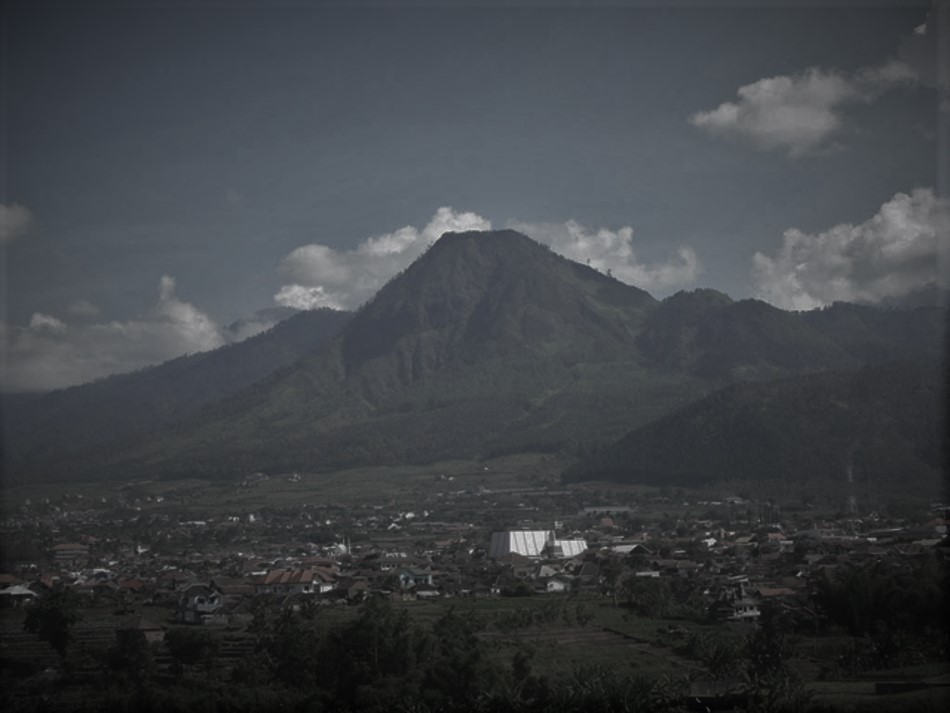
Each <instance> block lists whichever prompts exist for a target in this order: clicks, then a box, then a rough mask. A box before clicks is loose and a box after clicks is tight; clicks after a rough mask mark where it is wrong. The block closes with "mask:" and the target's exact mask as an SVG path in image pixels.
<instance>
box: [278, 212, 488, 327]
mask: <svg viewBox="0 0 950 713" xmlns="http://www.w3.org/2000/svg"><path fill="white" fill-rule="evenodd" d="M490 229H491V223H490V222H489V221H488V220H486V219H485V218H482V217H481V216H479V215H476V214H475V213H457V212H455V211H454V210H452V208H449V207H442V208H439V209H438V210H437V211H436V213H435V215H433V216H432V219H431V220H430V221H429V223H428V224H427V225H426V226H425V227H424V228H422V230H419V229H418V228H415V227H413V226H406V227H403V228H400V229H399V230H397V231H395V232H392V233H386V234H384V235H377V236H374V237H371V238H367V239H366V240H364V241H363V242H362V243H360V244H359V246H357V247H356V249H354V250H344V251H339V250H334V249H333V248H331V247H328V246H326V245H321V244H319V243H314V244H311V245H304V246H302V247H299V248H297V249H296V250H294V251H293V252H291V253H290V254H289V255H287V256H286V257H285V258H284V259H283V260H282V261H281V263H280V268H279V270H280V273H281V275H283V277H284V278H285V279H286V280H287V281H288V282H287V283H286V284H284V285H283V286H282V287H281V288H280V290H279V291H278V292H277V294H276V295H274V299H275V300H276V301H277V303H278V304H281V305H284V306H285V307H293V308H295V309H317V308H320V307H331V308H334V309H354V308H356V307H358V306H359V305H361V304H362V303H363V302H365V301H366V300H368V299H369V298H370V297H372V296H373V295H374V294H375V293H376V291H377V290H378V289H379V288H380V287H382V286H383V285H384V284H385V283H386V282H387V281H388V280H389V279H390V278H392V277H393V276H394V275H395V274H396V273H398V272H399V271H401V270H404V269H405V268H406V267H408V266H409V265H410V264H411V263H412V262H413V261H414V260H415V259H416V258H417V257H419V256H420V255H422V253H423V252H425V250H426V248H427V247H428V246H429V245H430V244H431V243H433V242H435V241H436V240H438V239H439V238H440V237H441V236H442V234H443V233H446V232H450V231H466V230H490Z"/></svg>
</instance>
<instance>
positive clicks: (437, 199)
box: [0, 1, 950, 390]
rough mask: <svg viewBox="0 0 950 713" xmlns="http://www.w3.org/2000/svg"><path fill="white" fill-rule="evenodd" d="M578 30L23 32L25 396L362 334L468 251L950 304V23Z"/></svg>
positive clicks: (7, 253)
mask: <svg viewBox="0 0 950 713" xmlns="http://www.w3.org/2000/svg"><path fill="white" fill-rule="evenodd" d="M674 4H675V3H674ZM571 5H572V4H571V3H561V4H560V6H559V7H552V6H551V4H550V3H547V4H546V3H521V4H519V3H491V2H482V3H465V2H453V3H448V2H442V3H359V2H356V3H346V4H333V3H300V2H295V3H280V2H267V3H258V2H244V3H223V2H197V3H184V2H121V3H117V2H111V3H92V2H80V3H49V2H35V1H31V2H26V3H20V4H18V3H15V2H14V3H7V4H6V5H5V7H4V10H3V12H4V15H3V27H4V30H3V32H4V35H3V52H4V55H3V83H4V87H3V89H4V94H3V97H4V107H3V119H4V127H3V128H4V130H3V150H4V155H3V168H4V175H3V185H2V196H0V255H2V260H3V270H4V286H5V294H4V295H3V297H2V300H3V302H2V304H0V308H2V311H3V315H4V318H3V322H2V332H3V339H4V343H5V346H4V352H5V357H6V361H7V365H6V369H5V372H4V376H3V381H2V383H0V388H2V389H5V390H21V389H43V388H50V387H60V386H65V385H68V384H71V383H77V382H80V381H84V380H88V379H92V378H98V377H101V376H104V375H106V374H109V373H113V372H116V371H123V370H128V369H133V368H138V367H141V366H144V365H145V364H149V363H155V362H159V361H162V360H164V359H168V358H171V357H173V356H177V355H179V354H182V353H186V352H195V351H199V350H202V349H208V348H213V347H215V346H219V345H221V344H224V343H227V342H228V341H232V340H234V339H236V338H240V337H243V336H246V335H247V334H249V333H252V332H253V331H254V330H255V329H260V328H263V327H264V326H266V325H267V324H268V323H269V321H268V320H269V319H271V318H272V317H270V316H269V315H261V316H259V317H258V318H257V319H256V320H254V321H251V322H249V323H245V324H244V325H243V327H242V329H240V330H233V329H228V328H227V325H229V324H230V323H231V322H233V321H234V320H236V319H238V318H242V317H247V316H248V315H251V314H253V313H255V312H256V311H258V310H261V309H263V308H272V307H276V306H278V305H283V306H287V307H295V308H308V307H309V308H312V307H319V306H331V307H339V308H353V307H356V306H358V305H359V304H360V303H361V302H362V301H364V300H365V299H366V298H367V297H369V296H370V295H371V294H372V293H373V292H374V291H375V290H376V289H378V288H379V287H380V286H381V285H382V284H384V283H385V281H386V280H387V279H388V278H389V277H390V276H391V275H393V274H395V272H397V271H399V270H401V269H403V268H404V267H405V266H406V265H407V264H408V263H409V262H410V261H411V260H412V259H414V258H415V257H417V256H418V255H419V254H421V252H422V251H423V250H424V249H425V247H426V245H428V244H429V243H430V242H431V241H432V240H435V239H436V238H437V237H438V236H439V235H441V233H442V232H444V231H445V230H451V229H467V228H488V227H494V228H504V227H514V228H516V229H519V230H521V231H523V232H525V233H526V234H528V235H530V236H532V237H534V238H536V239H538V240H541V241H543V242H546V243H548V244H550V245H551V246H552V247H553V248H554V249H555V250H557V251H559V252H561V253H562V254H565V255H567V256H568V257H571V258H573V259H577V260H579V261H581V262H586V261H589V262H590V264H591V265H592V266H594V267H597V268H599V269H602V270H605V271H606V270H607V269H610V270H611V273H612V274H613V275H614V276H615V277H618V278H619V279H622V280H624V281H626V282H629V283H631V284H636V285H638V286H640V287H643V288H644V289H647V290H648V291H650V292H651V293H652V294H654V295H655V296H657V297H661V298H662V297H664V296H666V295H669V294H672V293H673V292H675V291H677V290H680V289H690V288H695V287H700V286H703V287H714V288H717V289H720V290H723V291H725V292H727V293H729V294H730V295H732V296H733V297H734V298H744V297H758V298H761V299H766V300H768V301H770V302H772V303H773V304H776V305H778V306H780V307H783V308H787V309H810V308H813V307H816V306H820V305H822V304H828V303H830V302H832V301H834V300H860V301H869V302H873V301H876V300H879V299H881V298H889V297H895V296H899V295H901V294H903V293H906V292H909V291H912V290H915V289H919V288H921V287H923V286H926V285H927V284H931V283H933V282H934V281H937V280H939V279H940V277H941V276H940V274H939V270H938V257H937V252H938V247H939V245H940V243H941V239H942V238H944V239H945V238H946V234H947V228H946V213H945V204H944V202H943V201H942V199H941V198H940V196H941V195H942V194H945V192H946V191H945V188H944V187H942V186H941V181H940V177H939V176H938V175H937V169H938V165H939V162H938V160H937V156H938V150H939V149H940V146H939V145H941V144H943V143H944V142H945V140H946V136H945V135H943V134H942V133H941V132H944V134H945V132H946V118H947V117H948V116H950V100H948V91H947V78H946V76H945V75H944V76H943V77H940V76H938V72H937V68H938V66H939V65H938V63H937V59H936V51H937V50H936V48H937V37H938V31H937V28H938V25H939V24H940V22H943V23H944V24H943V27H944V33H945V31H946V26H947V25H946V22H947V18H946V15H947V8H946V7H945V6H943V7H942V8H941V10H940V12H942V13H943V14H942V15H940V13H939V12H937V11H935V10H933V8H931V7H930V5H929V3H928V2H901V3H896V2H895V3H869V2H850V3H845V4H839V5H837V6H835V7H829V6H828V4H827V3H819V4H817V5H816V4H813V3H799V4H798V6H793V5H791V4H789V3H769V5H770V7H761V6H760V5H761V4H756V5H749V4H741V3H739V4H737V3H714V4H712V6H711V7H710V6H703V5H699V4H696V3H681V4H679V6H678V7H672V8H670V7H668V5H670V3H666V4H663V6H660V4H652V5H651V4H645V3H613V4H609V5H607V4H605V5H603V6H596V3H589V2H585V3H580V4H575V6H571ZM706 5H710V4H709V3H707V4H706ZM938 17H942V20H939V21H938ZM948 65H950V63H948ZM941 117H943V118H944V121H943V122H942V123H941Z"/></svg>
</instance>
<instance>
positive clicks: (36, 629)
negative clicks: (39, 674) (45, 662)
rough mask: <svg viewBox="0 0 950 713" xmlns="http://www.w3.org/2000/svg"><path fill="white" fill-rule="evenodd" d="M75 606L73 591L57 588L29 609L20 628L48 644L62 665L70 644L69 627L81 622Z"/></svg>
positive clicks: (77, 605)
mask: <svg viewBox="0 0 950 713" xmlns="http://www.w3.org/2000/svg"><path fill="white" fill-rule="evenodd" d="M79 606H80V602H79V596H78V595H77V594H76V593H75V592H73V591H72V590H70V589H67V588H65V587H57V588H56V589H54V590H53V591H52V592H50V593H49V594H48V595H47V596H45V597H42V598H40V599H39V600H38V601H36V602H34V603H33V604H32V605H31V606H30V609H29V611H28V612H27V614H26V619H24V621H23V628H24V629H25V630H26V631H28V632H30V633H31V634H36V635H37V636H38V637H39V638H40V639H42V640H43V641H45V642H46V643H48V644H49V645H50V646H51V647H52V648H53V650H54V651H55V652H56V653H57V654H58V655H59V658H60V659H61V660H62V661H63V662H64V663H65V660H66V652H67V650H68V649H69V645H70V644H71V643H72V641H73V627H74V626H75V625H76V624H77V623H79V622H80V621H81V620H82V615H81V614H80V613H79Z"/></svg>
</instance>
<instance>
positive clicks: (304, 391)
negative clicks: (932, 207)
mask: <svg viewBox="0 0 950 713" xmlns="http://www.w3.org/2000/svg"><path fill="white" fill-rule="evenodd" d="M945 322H946V310H941V309H937V308H920V309H916V310H902V311H899V312H898V311H894V312H890V311H887V310H882V309H875V308H865V307H860V308H859V307H854V306H849V305H835V306H833V307H831V308H828V309H827V310H822V311H820V312H818V313H791V312H784V311H782V310H778V309H776V308H774V307H770V306H769V305H767V304H765V303H763V302H759V301H755V300H743V301H739V302H733V301H732V300H731V299H730V298H728V297H727V296H726V295H723V294H721V293H717V292H714V291H712V290H697V291H694V292H688V293H687V292H684V293H679V294H677V295H674V296H673V297H670V298H669V299H667V300H665V301H664V302H662V303H658V302H657V301H656V300H654V299H653V298H652V297H651V296H650V295H648V294H647V293H646V292H644V291H642V290H639V289H637V288H635V287H632V286H629V285H625V284H623V283H621V282H619V281H617V280H615V279H613V278H612V277H610V276H609V275H603V274H601V273H599V272H597V271H596V270H593V269H591V268H589V267H585V266H583V265H579V264H577V263H574V262H571V261H569V260H566V259H564V258H562V257H559V256H558V255H556V254H554V253H553V252H551V251H550V250H547V249H545V248H544V247H542V246H541V245H539V244H537V243H535V242H533V241H531V240H530V239H528V238H526V237H525V236H523V235H519V234H517V233H514V232H512V231H499V232H496V233H488V234H478V235H477V236H476V235H474V234H460V235H449V236H448V237H447V238H445V239H442V240H440V241H438V242H437V243H436V244H435V245H434V246H433V247H432V248H431V249H430V250H429V251H428V252H427V253H426V254H425V255H424V256H423V257H421V258H420V259H419V260H417V261H416V262H415V263H414V264H413V265H412V266H410V267H409V268H408V269H407V270H406V271H405V272H404V273H403V274H401V275H399V276H397V277H396V278H395V279H393V280H392V281H391V282H390V283H389V284H388V285H386V286H385V287H384V288H383V289H382V290H381V291H380V293H379V294H378V295H377V296H376V297H375V298H374V299H373V300H371V301H370V302H369V303H368V304H366V305H364V307H362V308H361V309H360V310H359V311H358V313H357V314H356V315H354V316H353V317H352V318H348V317H347V316H345V315H338V314H332V313H316V314H304V315H298V316H296V317H293V318H291V319H289V320H286V321H285V322H282V323H281V324H279V325H278V326H277V327H275V328H274V329H272V330H271V331H270V332H269V333H267V334H264V335H260V336H259V337H256V338H254V339H251V340H247V341H246V342H242V343H240V344H236V345H233V346H231V347H227V348H224V349H220V350H217V351H215V352H211V353H207V354H199V355H194V356H191V357H186V358H182V359H178V360H175V361H172V362H169V363H167V364H165V365H162V366H160V367H157V368H153V369H147V370H143V371H142V372H139V373H137V374H132V375H126V376H121V377H113V378H111V379H107V380H104V381H102V382H99V383H96V384H91V385H87V386H82V387H77V388H74V389H67V390H65V391H62V392H58V393H55V394H51V395H48V396H45V397H37V398H33V399H27V400H24V399H13V400H11V401H9V402H8V403H7V404H6V408H8V409H15V410H16V411H17V413H15V414H11V415H10V417H9V418H7V419H6V420H7V421H8V422H9V424H11V427H12V428H13V429H14V432H13V433H11V434H10V435H11V436H12V441H11V443H12V444H14V447H13V448H11V452H10V453H8V454H7V456H8V466H9V467H8V470H9V476H8V477H14V478H15V477H20V478H26V477H29V478H30V480H31V481H34V482H35V480H36V479H38V478H48V479H56V480H62V479H65V478H69V479H70V480H72V481H76V480H82V479H108V478H129V477H133V478H135V477H138V478H155V477H162V478H168V479H181V478H192V477H201V478H215V479H233V478H235V477H238V478H240V477H244V476H246V475H248V474H249V473H253V472H255V471H265V472H275V471H276V472H281V471H285V472H286V471H291V470H310V471H313V470H325V469H331V468H332V469H338V468H343V467H352V466H356V465H366V464H382V463H385V464H396V463H419V462H432V461H433V460H436V459H445V458H460V457H461V458H475V457H488V456H495V455H499V454H505V453H519V452H526V451H529V450H531V451H544V452H558V453H571V454H574V453H576V452H577V451H578V450H582V449H590V448H593V447H597V446H599V445H603V444H606V443H609V442H612V441H615V440H616V439H618V438H620V437H621V436H623V435H624V434H625V433H628V432H630V431H631V429H638V428H642V427H646V426H647V425H648V424H654V425H652V426H650V428H652V429H653V430H651V431H649V432H648V433H649V438H648V439H647V440H649V441H650V442H651V443H652V442H655V444H656V445H654V446H653V447H652V450H648V451H644V452H643V455H641V456H640V457H639V460H634V461H633V466H634V468H633V470H632V474H631V469H629V468H628V469H627V471H626V472H625V473H620V472H619V471H618V470H617V464H616V463H614V462H613V461H612V460H611V458H610V455H609V451H608V456H607V458H606V460H605V461H603V462H598V463H595V464H593V465H592V464H590V463H584V464H582V466H581V468H580V469H579V470H578V471H577V472H576V473H575V475H576V477H593V476H595V475H596V476H597V477H600V476H601V475H606V476H607V477H631V476H632V477H636V478H646V479H649V480H650V481H651V482H655V481H657V480H659V479H661V478H671V479H672V480H673V481H675V482H697V481H700V480H703V479H707V478H709V477H717V478H720V477H723V476H725V477H730V478H736V477H743V478H745V477H753V478H757V477H760V476H761V475H762V474H763V473H770V474H774V475H775V476H786V475H788V473H790V472H792V471H802V472H806V473H809V474H811V475H812V477H814V478H827V477H830V476H829V474H828V472H825V471H822V469H821V467H820V466H821V465H822V464H825V465H828V464H830V465H828V467H829V468H838V471H836V472H835V473H834V477H838V475H839V474H840V468H841V464H840V462H839V461H840V460H841V457H840V454H841V453H847V452H850V451H852V450H854V446H855V441H856V440H857V441H859V442H861V443H864V444H865V445H866V444H877V445H875V447H874V449H873V450H872V449H870V448H859V449H858V450H857V453H858V455H859V456H861V455H862V454H864V455H866V461H867V462H868V463H871V464H874V463H880V464H881V466H880V468H881V469H884V468H885V467H886V468H888V469H890V470H895V469H900V470H904V471H906V470H908V469H909V470H910V471H912V473H913V474H917V475H921V476H922V477H928V476H932V475H933V473H932V472H925V471H926V470H927V468H932V465H933V464H932V460H933V458H932V452H931V451H932V448H931V444H920V443H918V441H917V440H914V439H916V438H917V436H916V435H914V433H915V431H916V426H917V424H918V422H921V421H926V420H927V419H930V420H931V421H933V412H932V409H931V406H932V402H933V398H931V396H932V395H928V394H924V398H923V400H922V402H921V403H919V404H918V403H916V402H914V401H912V400H908V399H904V400H903V401H900V403H901V404H902V405H901V408H900V409H899V410H898V411H889V412H888V413H889V414H891V416H890V418H891V420H890V421H887V419H886V418H885V417H884V416H882V417H881V418H880V419H878V421H877V422H873V423H872V420H871V419H869V418H867V416H868V415H869V413H870V411H869V409H871V408H873V407H874V405H873V404H872V403H871V402H869V401H868V400H867V399H866V398H864V396H862V395H861V394H860V393H851V392H849V391H848V385H849V384H850V385H853V386H855V388H856V389H858V391H860V388H861V387H860V382H861V379H862V378H863V377H860V376H854V375H853V374H852V375H847V373H842V374H837V375H834V376H831V375H829V377H828V379H829V380H830V389H831V390H832V391H834V392H835V393H834V395H835V399H836V400H835V401H834V402H828V401H827V400H825V401H822V402H821V403H822V404H824V406H823V408H824V411H823V413H820V414H819V413H816V412H815V409H812V410H810V411H808V410H803V409H804V408H805V405H806V403H805V402H807V398H808V397H810V396H811V395H812V394H813V391H815V390H817V391H818V392H821V390H822V389H823V388H824V387H823V386H822V384H823V382H821V381H820V379H819V380H817V381H816V380H812V381H808V380H807V379H804V380H802V381H795V382H783V383H785V384H786V385H785V386H782V385H774V386H772V385H762V388H761V389H758V390H756V387H755V385H750V387H749V388H748V389H747V390H742V389H741V388H740V389H738V390H737V389H732V390H726V391H716V390H717V389H720V388H721V387H723V386H724V385H727V384H729V383H733V382H749V381H753V382H761V381H767V380H773V379H777V378H780V377H789V376H794V375H800V374H809V373H814V372H826V371H828V370H831V369H855V368H858V367H860V366H862V365H869V364H880V363H881V362H883V361H888V360H894V359H899V360H904V361H907V360H909V359H916V360H923V361H925V362H927V363H934V362H938V361H939V360H940V358H941V356H942V349H943V344H942V343H941V341H940V338H939V335H940V333H941V330H940V327H942V326H943V325H944V324H945ZM337 332H339V333H337ZM334 335H336V336H334ZM894 370H895V371H899V368H898V367H894ZM874 374H875V377H874V378H888V374H887V373H886V372H874ZM869 378H870V377H869ZM789 383H792V384H793V385H791V386H789V385H787V384H789ZM839 387H841V388H839ZM869 388H872V390H873V387H869ZM883 388H885V389H886V388H889V387H887V386H886V385H885V386H884V387H883ZM852 391H853V390H852ZM892 391H894V392H895V393H896V391H897V390H896V389H892ZM711 392H715V395H713V396H710V397H709V398H710V399H713V401H706V402H703V403H702V404H697V403H696V401H697V399H699V398H701V397H704V396H708V395H709V394H710V393H711ZM898 396H899V394H898ZM862 399H864V400H862ZM776 401H777V402H780V403H779V404H778V406H776V405H775V403H774V402H776ZM786 401H787V403H786ZM753 403H759V404H762V405H763V408H766V409H767V414H766V416H767V417H766V418H765V419H760V418H758V416H756V415H755V414H754V413H751V412H749V408H750V407H751V405H752V404H753ZM838 403H841V404H845V405H846V407H847V409H850V410H851V411H847V410H846V411H842V409H841V408H839V407H837V406H835V404H838ZM690 404H693V406H694V410H693V411H688V412H683V411H681V410H680V409H683V408H684V407H687V406H688V405H690ZM717 404H718V408H725V409H726V411H725V413H719V414H714V413H712V412H711V411H710V412H709V414H708V415H707V416H704V415H703V414H704V413H706V411H708V410H709V409H710V405H713V406H715V405H717ZM704 409H705V410H706V411H704ZM674 412H675V413H676V414H677V415H676V416H669V415H670V414H671V413H674ZM684 413H686V414H687V415H688V414H692V415H693V416H695V419H698V421H699V422H695V419H694V422H693V423H692V424H691V425H692V426H693V427H694V430H698V433H696V434H695V435H696V436H698V437H703V438H706V439H707V440H711V441H713V442H714V444H715V446H716V448H718V449H719V450H718V451H717V450H716V448H714V449H713V451H712V456H713V457H712V458H711V459H708V461H707V459H706V458H705V457H702V458H699V459H698V460H699V462H698V463H697V462H695V461H696V460H697V459H696V458H694V457H692V456H691V454H694V455H695V453H696V451H697V450H698V448H694V447H693V446H690V445H689V444H687V445H688V447H687V448H686V449H684V452H683V453H679V454H675V456H676V457H672V456H670V455H669V453H668V451H670V450H674V451H676V450H679V449H678V444H676V443H674V442H673V441H674V440H675V439H673V438H672V437H670V436H669V432H670V428H668V427H667V426H669V425H670V424H672V425H673V426H677V427H678V426H682V425H686V426H689V425H690V424H684V423H683V418H684ZM665 416H669V418H670V419H673V420H672V421H671V420H665V421H658V419H661V418H662V417H665ZM719 416H722V417H723V419H724V420H720V419H719ZM852 416H856V417H857V419H856V420H855V419H854V418H852ZM809 423H815V424H817V425H815V426H810V425H809ZM714 424H721V426H720V427H718V430H716V429H714V428H713V425H714ZM930 430H931V431H932V430H933V428H931V429H930ZM908 433H910V434H911V436H910V439H908V435H907V434H908ZM928 433H929V431H928ZM143 434H144V435H143ZM882 434H884V437H883V439H882V437H881V436H882ZM816 436H817V438H818V442H819V445H820V446H821V448H819V449H813V448H812V447H811V446H812V443H811V440H809V439H811V438H812V437H816ZM631 438H633V440H634V441H636V437H631ZM795 443H797V444H799V451H795V450H794V449H793V448H792V445H793V444H795ZM802 443H808V447H807V448H806V449H805V450H807V451H809V452H814V453H815V456H814V458H813V460H815V461H816V462H818V467H815V464H814V463H812V462H810V461H808V460H807V458H806V459H804V460H803V454H802V453H801V452H800V450H801V448H800V444H802ZM861 443H859V445H861ZM918 446H920V447H918ZM928 449H929V450H928ZM832 451H833V452H834V453H835V454H836V455H835V457H834V458H832V457H829V454H830V453H831V452H832ZM919 451H922V453H921V452H919ZM703 452H705V449H703ZM730 454H731V455H730ZM736 454H742V457H741V458H738V456H737V455H736ZM677 459H678V460H677ZM619 461H620V462H626V461H625V459H624V458H620V459H619ZM875 477H876V476H875Z"/></svg>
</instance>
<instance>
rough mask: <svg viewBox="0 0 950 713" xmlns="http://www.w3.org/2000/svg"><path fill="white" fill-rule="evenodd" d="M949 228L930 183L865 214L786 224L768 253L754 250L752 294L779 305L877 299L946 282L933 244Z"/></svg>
mask: <svg viewBox="0 0 950 713" xmlns="http://www.w3.org/2000/svg"><path fill="white" fill-rule="evenodd" d="M948 232H950V221H948V218H947V201H946V200H945V199H940V198H938V197H937V196H935V195H934V192H933V190H932V189H930V188H918V189H915V190H914V191H912V192H911V193H909V194H908V193H898V194H896V195H895V196H894V197H893V198H891V199H890V200H889V201H887V202H886V203H884V205H882V206H881V208H880V210H879V211H878V212H877V214H876V215H874V216H873V217H872V218H870V219H869V220H866V221H865V222H863V223H860V224H858V225H851V224H841V225H836V226H834V227H832V228H830V229H829V230H826V231H824V232H820V233H815V234H809V233H805V232H802V231H801V230H798V229H796V228H790V229H789V230H786V231H785V233H784V235H783V241H782V247H781V248H780V249H779V250H778V252H777V253H776V254H775V255H774V256H772V257H769V256H767V255H764V254H762V253H756V254H755V256H754V257H753V265H752V279H753V284H754V290H755V293H756V296H757V297H760V298H761V299H764V300H767V301H768V302H771V303H772V304H774V305H776V306H778V307H782V308H784V309H796V310H806V309H814V308H816V307H821V306H823V305H827V304H830V303H832V302H835V301H846V302H879V301H881V300H883V299H887V298H893V297H899V296H902V295H906V294H908V293H910V292H913V291H915V290H918V289H922V288H925V287H928V286H931V285H937V286H939V287H947V285H948V281H947V276H946V274H944V273H943V272H942V271H941V269H940V265H939V258H940V255H939V251H940V248H941V245H942V244H943V243H944V242H945V241H946V239H947V236H948Z"/></svg>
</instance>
